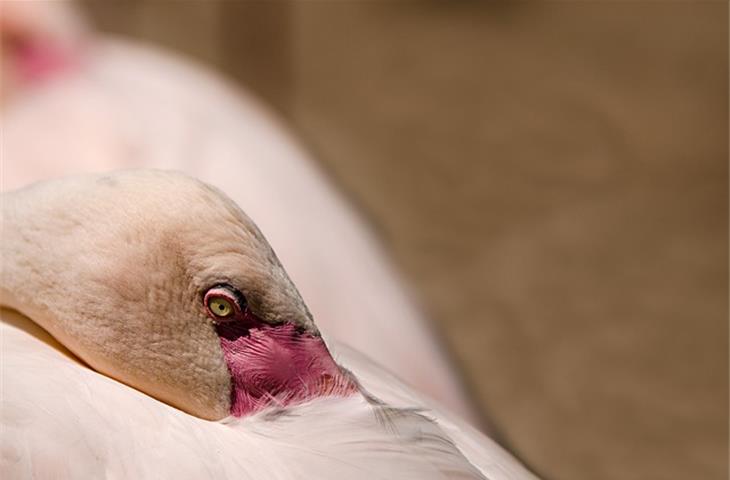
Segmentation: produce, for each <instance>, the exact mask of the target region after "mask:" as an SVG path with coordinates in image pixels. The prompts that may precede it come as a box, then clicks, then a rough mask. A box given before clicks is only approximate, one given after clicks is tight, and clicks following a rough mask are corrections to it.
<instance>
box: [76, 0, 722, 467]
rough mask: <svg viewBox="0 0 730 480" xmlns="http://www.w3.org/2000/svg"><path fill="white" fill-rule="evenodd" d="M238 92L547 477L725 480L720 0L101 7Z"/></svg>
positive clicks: (93, 11)
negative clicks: (290, 150)
mask: <svg viewBox="0 0 730 480" xmlns="http://www.w3.org/2000/svg"><path fill="white" fill-rule="evenodd" d="M84 5H85V7H86V9H87V11H88V13H89V14H90V16H91V18H92V19H93V20H94V21H95V22H96V23H97V25H98V26H99V27H100V28H101V29H103V30H105V31H109V32H116V33H124V34H131V35H133V36H135V37H137V38H140V39H145V40H151V41H153V42H156V43H159V44H162V45H166V46H168V47H171V48H173V49H176V50H178V51H183V52H187V53H188V54H190V55H192V56H194V57H197V58H198V59H199V60H202V61H203V62H205V63H207V64H208V65H211V66H213V67H216V68H218V69H219V70H222V71H224V72H226V73H227V74H228V75H229V76H232V77H234V78H236V79H239V80H241V81H242V82H244V83H245V84H246V85H247V86H249V87H250V88H252V89H253V90H254V91H255V92H257V93H259V94H260V95H262V96H263V97H264V98H265V99H266V100H267V101H268V102H269V103H270V104H271V105H273V106H274V107H275V108H276V109H277V110H278V111H279V112H280V113H281V114H282V115H283V116H284V117H285V118H286V119H288V121H289V122H290V124H291V125H292V127H293V128H294V129H295V131H297V132H298V133H299V134H300V135H301V136H302V138H304V140H305V142H306V144H307V145H308V147H309V148H310V149H311V150H312V151H313V152H314V153H315V154H316V156H317V158H319V159H320V160H321V162H322V165H323V168H325V169H326V170H327V171H328V172H330V173H331V175H332V177H333V178H334V179H335V180H336V181H337V182H338V183H339V184H340V185H341V188H342V189H343V190H345V191H346V192H347V193H349V195H350V197H351V198H352V199H353V201H354V202H355V203H356V204H358V205H359V206H360V207H361V208H362V209H363V211H364V212H365V213H366V215H368V216H369V218H370V219H371V220H372V223H373V224H374V225H375V226H376V227H377V228H378V229H379V231H380V232H381V234H382V238H383V240H384V242H385V244H386V246H387V247H388V249H389V250H390V252H391V253H392V256H393V258H394V260H395V261H396V263H398V264H399V265H400V267H401V268H402V270H403V271H404V272H405V275H406V278H408V279H409V280H410V281H411V283H412V284H413V285H414V286H415V287H416V290H417V292H418V293H419V296H420V299H421V301H422V304H423V305H424V307H425V308H426V310H427V311H428V312H429V313H430V314H431V316H432V317H433V318H434V319H435V321H436V322H437V324H438V326H439V329H440V331H441V332H442V333H443V334H444V336H445V338H446V341H447V342H448V344H449V345H450V346H451V348H452V351H453V354H454V358H455V360H456V362H457V363H458V364H459V365H460V366H461V367H463V369H464V370H465V372H466V378H467V381H468V384H469V385H470V386H471V387H472V389H473V392H474V394H475V396H476V397H477V399H478V402H479V404H480V405H482V406H483V408H484V410H485V411H488V412H489V414H490V415H491V416H492V417H493V418H494V419H495V421H496V423H497V425H498V426H499V427H500V428H501V430H503V431H504V433H505V436H506V438H507V439H508V441H509V443H510V444H511V445H512V446H513V447H514V449H515V450H516V451H517V452H518V453H519V454H520V455H521V456H522V457H523V458H525V459H526V460H527V461H528V463H529V464H530V465H532V466H533V467H534V468H535V469H536V470H537V471H538V472H540V473H541V474H543V475H545V476H546V477H547V478H554V479H565V480H571V479H576V480H577V479H594V480H602V479H617V478H620V479H637V480H639V479H641V480H646V479H708V480H709V479H718V480H719V479H725V478H727V468H728V462H727V448H728V444H727V433H728V418H727V410H728V384H727V379H728V357H727V353H728V328H727V321H728V317H727V313H728V311H727V292H728V283H727V266H728V256H727V253H728V237H727V221H728V196H727V180H728V163H727V160H728V138H727V137H728V85H727V81H728V23H727V22H728V5H727V3H725V2H691V3H690V2H661V1H659V2H654V1H651V2H615V3H614V2H605V3H578V2H565V3H487V2H483V3H482V2H441V1H414V2H356V1H346V2H334V1H333V2H326V1H322V2H297V3H294V2H291V3H289V2H202V1H200V2H198V1H182V2H167V1H158V2H149V1H148V2H142V1H127V2H101V1H86V2H85V3H84Z"/></svg>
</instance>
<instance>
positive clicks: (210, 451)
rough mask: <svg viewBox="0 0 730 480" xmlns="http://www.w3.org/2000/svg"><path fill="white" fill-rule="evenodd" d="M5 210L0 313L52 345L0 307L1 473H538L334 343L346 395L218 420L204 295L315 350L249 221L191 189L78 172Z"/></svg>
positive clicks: (5, 200)
mask: <svg viewBox="0 0 730 480" xmlns="http://www.w3.org/2000/svg"><path fill="white" fill-rule="evenodd" d="M74 206H75V208H74ZM2 207H3V209H2V220H3V224H2V239H3V244H2V279H1V280H2V281H1V283H0V286H1V287H2V288H0V293H2V298H1V299H0V303H2V304H3V305H6V306H11V307H12V308H14V309H17V310H19V311H21V312H23V313H24V314H26V315H27V316H28V317H30V318H31V319H32V320H33V321H35V322H36V323H38V324H39V325H41V326H43V327H44V328H45V329H46V330H48V331H50V332H51V333H52V334H53V335H54V336H55V337H56V339H57V340H60V342H61V343H62V344H63V345H61V344H60V343H58V341H57V340H54V339H53V338H51V337H50V336H48V334H47V333H45V332H44V331H43V330H42V329H40V328H38V327H37V326H36V325H34V324H33V323H31V322H30V320H29V319H28V318H27V317H24V316H23V315H20V314H18V313H16V312H12V311H9V310H3V311H2V318H3V323H2V349H3V350H2V351H3V362H2V378H3V396H2V428H3V435H2V449H1V451H2V472H3V474H4V475H3V478H28V477H33V476H35V477H38V478H48V477H53V478H96V477H100V476H107V477H111V478H159V477H160V476H163V477H166V478H178V479H182V478H191V479H193V478H237V479H252V480H253V479H262V478H266V479H295V478H318V479H342V478H348V479H350V480H356V479H372V478H383V479H385V478H388V479H390V478H399V479H414V480H415V479H432V478H433V479H438V478H453V479H460V478H489V479H530V478H534V477H533V476H532V475H531V474H530V473H528V472H527V471H526V470H525V469H524V468H523V467H522V466H521V465H520V464H519V463H518V462H517V461H515V460H514V459H513V458H512V457H510V456H509V455H508V454H507V453H506V452H504V451H503V450H502V449H501V448H500V447H499V446H498V445H496V444H495V443H494V442H492V441H491V440H489V439H488V438H486V437H484V436H483V435H481V434H480V433H478V432H477V431H476V430H474V429H471V428H470V427H468V426H467V425H465V424H464V423H463V422H462V421H460V420H458V419H455V418H453V417H452V416H450V415H449V414H448V413H443V412H442V410H441V409H439V408H438V407H436V406H435V405H433V404H432V403H431V402H430V401H429V400H428V399H426V398H425V397H423V396H421V395H419V394H417V393H415V392H413V391H411V390H410V389H409V388H408V387H407V386H405V385H404V384H402V382H400V381H398V380H397V379H396V378H395V377H393V376H391V375H389V374H388V373H386V372H385V371H384V370H383V369H381V368H380V367H378V366H377V365H376V364H375V363H373V362H372V361H371V360H369V359H367V358H365V357H363V356H361V355H359V354H357V353H356V352H354V351H352V350H350V349H348V348H347V347H343V346H340V345H337V344H336V343H334V342H327V343H326V345H327V347H326V349H327V350H329V352H331V353H332V355H331V356H330V353H328V352H326V351H325V353H324V354H326V356H327V358H332V359H334V361H336V362H337V363H338V364H339V365H340V366H341V367H342V369H341V370H340V372H341V374H342V375H343V378H347V379H350V380H351V382H352V383H351V385H352V386H353V387H354V388H352V389H339V390H336V391H330V390H323V391H318V392H313V394H312V395H310V396H309V397H308V398H298V399H297V400H296V401H294V402H291V403H281V404H280V403H278V402H277V399H276V398H273V399H272V402H269V403H268V404H266V405H262V406H261V408H257V409H256V410H255V411H252V412H247V414H246V415H243V416H235V415H234V416H229V415H228V414H229V413H231V412H233V413H236V414H237V415H238V414H240V412H235V411H234V410H233V409H232V403H233V402H232V399H231V397H230V391H231V379H230V377H229V375H233V376H234V377H235V375H236V374H235V372H233V371H232V370H230V364H228V369H227V368H226V361H227V359H226V358H224V354H223V350H222V349H221V343H220V340H221V339H220V338H218V336H217V335H216V333H215V332H216V326H215V323H216V322H213V324H211V323H210V322H209V321H208V317H207V316H206V313H205V310H203V309H201V306H200V304H199V302H200V300H201V299H202V298H204V297H202V296H201V294H200V293H201V292H203V291H206V289H209V286H210V285H219V284H220V283H221V279H223V280H225V281H226V282H228V283H230V285H233V286H235V287H236V288H237V289H240V290H241V292H242V293H243V294H244V295H245V296H246V299H247V304H246V311H250V312H251V315H254V316H255V317H256V318H257V319H258V320H260V321H261V322H262V324H261V325H260V326H259V325H257V326H256V327H255V328H264V327H266V328H268V327H267V326H271V328H278V327H285V328H291V327H294V328H296V331H297V332H298V333H297V334H298V335H303V336H306V338H311V339H312V340H311V341H312V342H319V341H321V340H318V339H319V338H320V332H319V330H318V328H317V327H316V324H315V323H314V322H313V319H312V317H311V315H310V314H309V311H308V310H307V308H306V306H305V305H304V302H303V301H302V299H301V297H300V296H299V294H298V292H297V291H296V288H295V287H294V286H293V284H291V282H290V281H289V279H288V277H287V275H286V273H285V271H284V270H283V268H282V267H281V265H280V264H279V263H278V260H276V257H275V255H274V254H273V252H272V251H271V249H270V247H268V244H266V242H265V240H264V239H263V237H262V236H261V234H260V232H258V229H257V228H256V227H255V225H253V223H252V222H250V220H249V219H248V217H246V216H245V214H243V212H241V211H240V210H239V209H237V208H236V207H235V205H233V204H231V203H230V202H229V201H228V200H227V199H226V198H225V197H224V196H223V195H221V194H220V193H219V192H217V191H215V190H213V189H211V188H209V187H207V186H205V185H203V184H201V183H200V182H197V181H195V180H192V179H190V178H188V177H184V176H182V175H179V174H174V173H165V172H159V171H132V172H127V173H121V174H117V175H113V176H96V177H95V176H89V177H83V178H77V179H69V180H63V181H55V182H49V183H45V184H40V185H37V186H33V187H31V188H28V189H25V190H21V191H19V192H14V193H9V194H3V197H2ZM171 233H174V235H172V236H171V235H170V234H171ZM314 320H315V321H316V319H314ZM404 341H407V339H404ZM322 345H325V344H324V343H322ZM67 348H70V349H71V350H72V351H73V352H74V353H73V354H72V353H71V352H70V351H69V350H68V349H67ZM324 354H323V355H324ZM316 355H319V353H317V354H316ZM77 356H78V357H80V358H81V359H82V360H83V361H84V362H86V363H87V364H89V365H91V366H92V367H94V368H95V369H96V370H97V371H99V372H102V373H104V374H105V375H101V374H100V373H97V371H94V370H92V369H90V368H88V367H87V366H86V365H84V363H82V361H81V360H79V358H77ZM317 358H321V357H317ZM125 384H127V385H131V386H134V387H135V388H136V389H137V390H135V389H132V388H129V387H128V386H127V385H125ZM146 394H148V395H150V396H148V395H146ZM158 399H160V400H163V401H164V402H165V403H163V402H161V401H159V400H158ZM171 405H174V406H171ZM175 407H178V408H175ZM186 412H190V413H192V415H191V414H190V413H186ZM206 419H210V420H206ZM211 420H216V421H211Z"/></svg>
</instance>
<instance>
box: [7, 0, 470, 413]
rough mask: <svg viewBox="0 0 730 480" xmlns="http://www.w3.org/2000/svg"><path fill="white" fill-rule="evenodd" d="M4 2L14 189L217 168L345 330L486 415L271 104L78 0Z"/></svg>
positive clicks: (333, 326)
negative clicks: (96, 21) (97, 22)
mask: <svg viewBox="0 0 730 480" xmlns="http://www.w3.org/2000/svg"><path fill="white" fill-rule="evenodd" d="M1 6H2V9H3V12H2V13H3V15H2V17H0V33H1V34H2V36H3V40H4V41H3V43H2V47H3V60H4V62H3V67H4V68H3V69H1V70H0V72H1V73H0V75H2V80H3V81H2V82H0V91H1V92H2V94H3V95H2V97H3V99H4V100H5V104H4V105H3V110H2V111H1V114H2V115H0V122H1V123H2V125H1V128H2V131H3V138H2V150H3V158H2V175H0V185H1V186H2V190H10V189H14V188H19V187H21V186H23V185H26V184H28V183H30V182H34V181H39V180H45V179H51V178H56V177H61V176H68V175H78V174H82V173H90V172H104V171H110V170H114V169H120V168H130V167H135V168H141V167H146V168H150V167H151V168H164V169H175V170H181V171H184V172H185V173H187V174H189V175H191V176H194V177H196V178H199V179H201V180H203V181H206V182H208V183H210V184H212V185H214V186H216V187H218V188H220V189H221V190H223V191H224V192H225V193H226V194H227V195H228V196H229V197H231V198H232V199H233V200H234V201H235V202H236V203H237V204H239V205H241V206H242V207H243V208H244V209H245V210H246V211H247V212H249V213H250V214H251V215H252V216H254V217H255V218H256V219H257V221H258V222H259V224H260V226H261V228H262V230H263V231H264V232H266V235H267V238H268V239H269V241H270V242H271V243H272V245H273V246H274V247H275V248H276V251H277V253H278V254H279V256H280V257H281V258H282V259H283V260H284V261H285V263H286V265H287V269H288V271H289V272H290V274H291V276H292V278H293V279H294V281H295V282H296V284H297V285H298V287H299V288H300V289H301V290H302V292H303V293H304V295H305V296H306V298H307V300H308V301H307V303H308V306H309V308H310V309H311V310H312V312H313V313H314V314H315V316H316V317H317V319H318V323H319V324H320V325H321V326H323V327H325V328H326V330H327V331H328V332H329V334H330V335H331V336H332V337H335V338H337V339H338V340H340V341H343V342H345V343H347V344H349V345H350V346H352V347H354V348H356V349H358V350H360V351H362V352H364V353H366V354H367V355H369V356H371V357H373V358H378V359H380V360H381V361H383V362H385V363H387V364H388V365H390V368H391V369H392V370H393V371H394V372H395V373H396V374H397V375H398V376H399V377H401V378H403V379H404V380H406V381H407V382H408V383H410V384H412V385H414V386H416V387H417V388H418V389H419V390H421V391H424V392H425V393H427V394H429V395H430V396H432V397H434V398H436V399H437V400H438V401H440V402H441V403H443V404H444V405H446V406H447V407H449V408H450V409H452V410H454V411H455V412H457V413H458V414H460V415H462V416H464V417H466V418H468V419H470V420H471V421H476V419H477V418H478V415H477V414H475V412H474V409H473V407H472V405H471V402H470V401H469V399H468V397H467V395H466V394H465V393H464V389H463V387H462V385H461V382H460V381H459V377H458V374H457V372H456V371H455V369H454V368H452V366H451V364H450V362H449V361H448V358H447V356H446V355H445V353H444V351H443V348H442V345H441V344H440V343H439V342H438V340H437V338H435V336H434V335H433V334H432V332H431V331H430V329H429V326H428V322H427V321H426V319H424V316H423V314H422V313H421V312H420V311H419V309H418V308H417V306H416V305H415V303H414V302H413V300H412V299H411V296H410V295H409V293H408V291H407V290H406V289H405V288H404V286H403V284H402V282H401V281H400V279H399V276H398V274H397V272H395V271H394V269H393V268H392V267H391V266H390V263H389V262H388V261H387V258H386V256H385V255H384V254H383V252H382V251H381V248H380V245H379V244H378V242H377V241H376V239H375V238H374V237H373V235H372V233H371V232H370V229H369V228H368V226H367V225H366V224H365V222H363V221H362V219H361V218H359V216H358V215H357V213H356V212H354V211H353V209H352V208H351V207H350V205H348V202H347V201H346V200H345V199H343V197H342V195H341V194H340V193H339V192H338V191H337V190H336V189H335V188H334V187H333V186H332V185H331V183H330V182H329V181H328V180H327V178H326V177H325V176H324V175H323V174H322V172H320V170H319V169H318V168H317V166H316V164H315V162H314V161H313V159H312V158H311V156H310V155H309V154H308V153H307V151H306V150H305V149H304V148H302V146H301V145H300V144H299V143H298V142H297V141H296V139H295V138H294V137H293V135H291V134H290V133H289V131H288V130H287V129H286V127H285V126H284V125H283V124H282V122H281V121H280V120H279V119H278V118H277V117H276V116H275V115H274V114H273V113H272V112H271V111H270V109H268V108H266V107H265V106H264V105H263V104H262V103H261V102H260V101H259V100H258V99H257V98H256V97H255V96H253V95H252V94H251V93H250V92H248V91H247V90H246V89H245V88H242V87H239V86H232V85H230V84H229V83H227V82H226V81H225V80H223V79H221V78H220V77H219V76H218V75H215V74H214V73H213V72H210V71H208V70H206V69H204V68H202V67H200V66H197V65H195V64H193V63H192V62H190V61H187V60H185V59H183V58H180V57H178V56H176V55H173V54H171V53H169V52H165V51H161V50H157V49H155V48H151V47H150V46H148V45H144V44H140V43H136V42H132V41H128V40H123V39H120V38H113V37H107V36H104V35H100V34H97V33H96V32H94V31H93V29H92V28H91V27H90V26H89V25H87V24H85V22H84V21H83V18H82V17H81V16H80V15H79V12H78V11H76V10H75V9H74V8H73V4H71V3H70V2H62V1H58V2H3V3H2V5H1ZM5 40H7V41H5ZM10 40H12V41H10ZM6 90H7V91H6ZM223 172H225V173H223ZM292 231H296V232H297V233H296V235H292ZM356 291H359V292H360V294H359V296H358V297H356V296H355V295H353V293H352V292H356ZM399 338H409V342H408V343H407V345H404V344H403V343H402V342H399V341H398V339H399ZM424 366H425V367H427V368H421V367H424ZM426 372H427V373H426Z"/></svg>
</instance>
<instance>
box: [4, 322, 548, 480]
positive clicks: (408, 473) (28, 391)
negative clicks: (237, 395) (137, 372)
mask: <svg viewBox="0 0 730 480" xmlns="http://www.w3.org/2000/svg"><path fill="white" fill-rule="evenodd" d="M0 316H1V317H2V320H3V321H2V324H0V335H1V339H2V352H3V355H2V369H1V373H2V391H1V407H0V413H1V416H0V418H1V420H0V425H1V426H2V435H1V437H2V438H1V440H0V442H1V444H0V451H1V452H2V457H1V460H0V462H1V463H0V473H2V478H4V479H25V478H58V479H76V478H102V477H106V478H112V479H115V478H119V479H123V478H136V479H146V478H175V479H176V480H184V479H206V478H215V479H240V480H249V479H250V480H254V479H255V480H261V479H271V480H279V479H280V480H291V479H300V478H301V479H321V480H329V479H332V480H335V479H337V480H341V479H346V480H365V479H389V480H390V479H405V480H409V479H413V480H428V479H479V478H487V479H494V480H501V479H533V478H534V477H533V476H532V475H531V474H529V473H528V472H527V471H525V470H524V468H523V467H521V466H520V465H519V464H518V463H517V462H516V461H515V460H513V459H512V458H511V457H509V455H507V454H506V453H505V452H504V451H503V450H502V449H501V448H499V447H498V446H497V445H496V444H494V443H493V442H492V441H490V440H488V439H487V438H486V437H483V436H482V435H481V434H479V433H477V432H476V431H473V430H469V429H464V428H463V425H461V424H460V423H459V422H458V421H454V420H453V419H447V418H446V417H444V416H443V415H441V414H439V413H437V412H436V411H435V410H433V409H429V408H427V407H426V408H425V409H424V410H423V411H422V412H418V411H414V410H413V409H412V408H410V409H408V408H406V409H402V408H400V407H406V406H410V407H414V406H419V405H425V403H426V402H422V401H420V400H418V399H417V398H416V397H415V396H414V394H413V392H411V391H410V390H409V389H408V388H406V387H404V386H402V384H400V382H397V381H396V380H394V379H393V378H392V377H391V376H389V375H386V376H384V377H381V380H378V377H379V376H380V375H381V373H382V372H381V370H380V368H379V367H377V366H374V365H372V364H370V363H369V362H367V361H366V360H365V359H364V358H363V357H361V356H358V355H357V354H354V353H353V352H352V351H350V350H348V349H343V348H342V347H340V348H339V352H340V355H341V357H342V359H343V360H344V361H345V363H346V364H347V365H349V366H350V367H351V368H353V369H354V370H355V372H357V373H359V372H363V375H361V376H360V378H361V379H362V381H363V384H364V385H365V386H366V387H367V388H368V389H369V390H370V392H371V393H374V394H377V395H380V396H382V398H383V399H389V400H394V403H397V405H395V406H377V405H376V406H374V405H372V404H371V403H369V402H367V401H366V400H365V399H364V398H362V397H360V396H355V397H350V398H345V399H338V398H329V399H327V398H325V399H319V400H315V401H313V402H310V403H307V404H304V405H300V406H297V407H293V408H288V409H286V410H284V411H277V410H267V411H263V412H261V413H259V414H257V415H254V416H251V417H247V418H244V419H233V418H230V419H227V420H225V421H222V422H210V421H206V420H201V419H199V418H197V417H194V416H191V415H188V414H186V413H184V412H182V411H180V410H177V409H175V408H172V407H170V406H168V405H166V404H164V403H161V402H159V401H157V400H155V399H154V398H152V397H149V396H147V395H145V394H143V393H141V392H139V391H137V390H134V389H132V388H129V387H127V386H126V385H123V384H121V383H118V382H116V381H114V380H112V379H110V378H108V377H105V376H103V375H100V374H98V373H96V372H94V371H93V370H91V369H89V368H87V367H86V366H84V365H82V364H81V363H79V362H78V361H77V360H76V359H75V358H74V357H73V356H72V355H71V354H70V353H68V352H67V351H66V350H65V348H64V347H63V346H61V345H60V344H58V343H57V342H56V341H55V340H53V339H52V338H51V337H50V336H49V335H48V334H47V333H45V332H44V331H43V330H41V329H40V328H39V327H37V326H36V325H35V324H33V323H32V322H31V321H30V320H28V319H27V318H25V317H23V316H22V315H20V314H18V313H16V312H13V311H8V310H0ZM409 398H413V400H408V399H409ZM409 404H410V405H409Z"/></svg>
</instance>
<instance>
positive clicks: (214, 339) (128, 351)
mask: <svg viewBox="0 0 730 480" xmlns="http://www.w3.org/2000/svg"><path fill="white" fill-rule="evenodd" d="M2 204H3V205H2V207H3V209H2V213H3V215H2V219H3V225H2V227H3V247H2V282H1V283H0V286H1V288H0V294H1V298H0V301H1V302H2V304H4V305H7V306H10V307H12V308H15V309H17V310H19V311H21V312H22V313H24V314H26V315H27V316H29V317H30V318H32V319H33V320H35V321H36V322H37V323H39V324H40V325H41V326H42V327H44V328H45V329H46V330H48V331H49V332H50V333H51V334H52V335H54V336H55V337H56V338H57V339H58V340H60V341H61V343H63V344H65V345H66V346H67V347H69V348H70V349H71V350H72V351H73V352H74V353H75V354H76V355H77V356H78V357H80V358H81V359H82V360H83V361H85V362H86V363H87V364H88V365H90V366H91V367H92V368H94V369H96V370H97V371H99V372H101V373H103V374H106V375H108V376H110V377H113V378H115V379H117V380H119V381H121V382H123V383H126V384H128V385H130V386H132V387H135V388H137V389H138V390H141V391H142V392H144V393H147V394H149V395H151V396H153V397H156V398H158V399H159V400H162V401H164V402H166V403H168V404H170V405H173V406H175V407H178V408H180V409H182V410H185V411H187V412H188V413H191V414H193V415H196V416H199V417H202V418H205V419H221V418H223V417H226V416H228V415H234V416H243V415H248V414H251V413H254V412H257V411H260V410H261V409H264V408H267V407H275V406H286V405H289V404H292V403H300V402H304V401H307V400H309V399H312V398H315V397H319V396H327V395H350V394H352V393H354V392H355V391H356V390H357V388H356V386H355V383H354V381H353V380H352V379H351V377H350V375H349V374H348V373H347V372H345V371H343V370H342V369H341V368H340V367H339V366H338V365H337V364H336V363H335V361H334V360H333V358H332V356H331V355H330V353H329V351H328V349H327V346H326V344H325V342H324V341H323V339H322V337H321V335H320V332H319V330H318V329H317V327H316V325H315V324H314V321H313V319H312V315H311V314H310V312H309V310H308V309H307V307H306V305H305V304H304V302H303V300H302V298H301V297H300V295H299V293H298V291H297V289H296V288H295V286H294V285H293V283H292V282H291V280H290V279H289V277H288V276H287V274H286V272H285V271H284V269H283V268H282V266H281V264H280V263H279V261H278V259H277V257H276V255H275V254H274V252H273V250H272V249H271V247H270V246H269V244H268V243H267V242H266V240H265V239H264V237H263V236H262V234H261V232H260V231H259V230H258V229H257V227H256V226H255V225H254V223H253V222H252V221H251V220H250V219H249V218H248V217H247V216H246V215H245V214H244V213H243V212H242V211H241V210H240V209H239V208H238V207H237V206H236V205H235V204H233V203H232V202H231V201H230V200H229V199H228V198H227V197H225V195H223V194H222V193H221V192H220V191H218V190H216V189H214V188H212V187H210V186H207V185H205V184H203V183H201V182H199V181H196V180H193V179H191V178H189V177H186V176H184V175H181V174H177V173H172V172H161V171H129V172H124V173H117V174H113V175H107V176H89V177H81V178H74V179H64V180H56V181H50V182H45V183H40V184H36V185H34V186H31V187H28V188H25V189H23V190H19V191H16V192H11V193H6V194H3V202H2ZM293 234H295V232H293Z"/></svg>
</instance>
